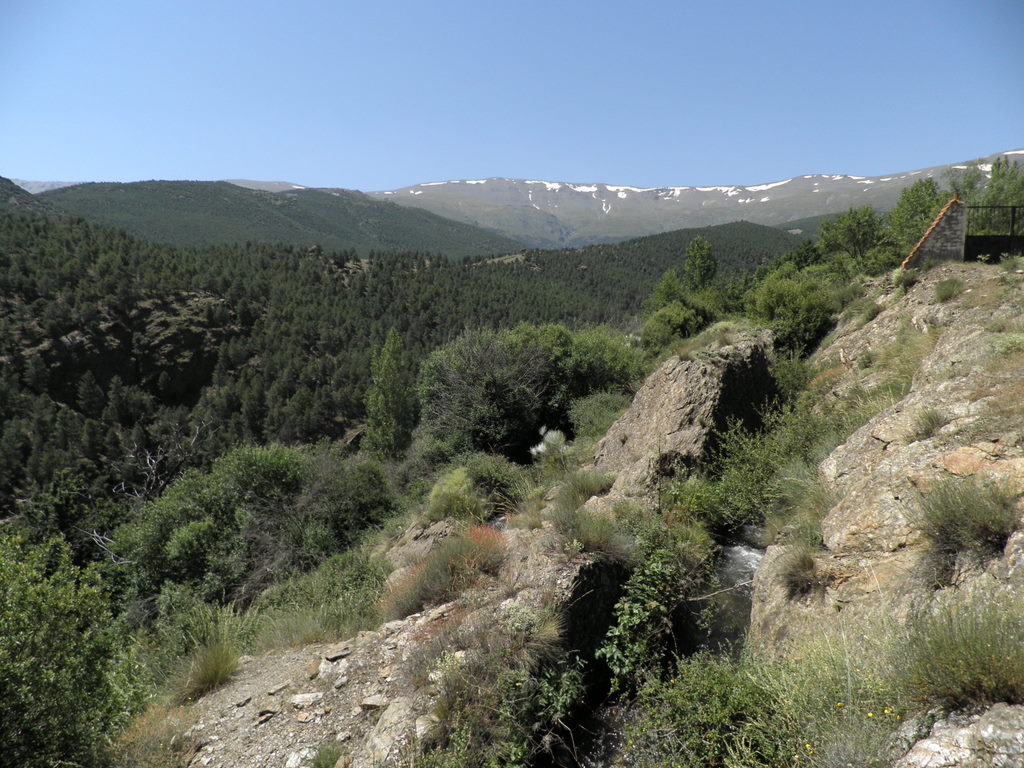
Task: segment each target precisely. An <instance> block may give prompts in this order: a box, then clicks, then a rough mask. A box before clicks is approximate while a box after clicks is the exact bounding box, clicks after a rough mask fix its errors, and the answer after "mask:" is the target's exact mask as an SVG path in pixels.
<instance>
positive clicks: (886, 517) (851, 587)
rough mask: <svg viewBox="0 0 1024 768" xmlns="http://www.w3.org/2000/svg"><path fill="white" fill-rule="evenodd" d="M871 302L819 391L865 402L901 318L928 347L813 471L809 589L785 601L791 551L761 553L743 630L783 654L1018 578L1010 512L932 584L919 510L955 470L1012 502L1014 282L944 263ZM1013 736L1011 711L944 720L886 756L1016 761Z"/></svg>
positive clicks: (1023, 548)
mask: <svg viewBox="0 0 1024 768" xmlns="http://www.w3.org/2000/svg"><path fill="white" fill-rule="evenodd" d="M951 280H956V281H959V285H955V286H954V288H956V287H958V288H960V289H961V290H962V292H960V293H959V294H958V295H955V296H954V297H953V298H951V299H949V300H947V301H944V302H943V301H940V300H939V299H938V298H937V290H938V286H939V285H940V284H941V283H943V282H944V281H951ZM946 285H947V286H948V285H952V284H950V283H948V282H946ZM954 292H955V290H954ZM877 303H878V305H879V306H880V312H879V313H878V314H877V316H876V317H874V319H873V320H871V321H870V322H867V323H863V320H861V321H859V322H858V321H856V320H851V321H849V322H847V323H845V324H843V325H841V326H840V328H839V329H838V330H837V332H836V334H835V336H834V339H833V340H832V342H831V343H830V344H828V345H827V346H825V347H824V348H823V350H822V351H820V352H819V353H818V355H817V360H816V362H817V363H818V367H819V368H821V369H823V370H824V371H826V373H825V374H823V377H824V378H828V380H829V383H828V385H827V386H828V388H829V393H828V396H829V397H834V398H839V397H843V396H846V397H849V396H850V394H851V393H863V395H864V396H870V395H871V393H872V391H876V390H877V388H878V387H881V386H883V380H882V377H880V376H879V375H878V374H877V373H876V371H875V369H874V366H873V357H874V356H876V355H877V354H878V350H880V349H883V348H885V347H889V348H890V349H893V346H894V340H898V339H900V338H903V337H905V336H906V334H905V333H904V332H905V331H906V330H907V329H908V328H909V329H914V330H916V332H917V334H918V336H917V339H918V341H917V343H918V345H920V344H921V343H924V344H925V349H926V353H925V354H924V356H923V359H921V361H920V364H919V365H917V366H916V369H915V370H914V373H913V379H912V383H911V386H910V391H909V392H908V393H907V394H906V395H905V396H902V397H900V396H895V397H893V398H892V400H891V402H890V404H889V405H888V406H887V407H885V408H883V409H882V410H881V412H880V413H878V414H877V415H876V416H874V418H872V419H870V420H869V421H868V422H867V423H866V424H864V425H863V426H862V427H861V428H860V429H858V430H857V431H856V432H854V433H853V434H852V435H851V436H850V437H849V439H848V440H846V441H845V442H844V443H843V444H842V445H840V446H838V447H837V448H836V449H835V450H833V451H832V452H831V454H830V455H829V456H828V457H827V458H825V460H824V461H822V462H821V464H820V465H819V468H818V469H819V472H820V477H821V481H822V483H823V484H824V486H825V488H826V490H827V491H828V493H829V494H830V496H831V498H832V499H834V500H835V501H834V503H833V504H832V505H831V507H830V508H829V509H828V511H827V512H826V513H825V515H824V518H823V519H822V520H821V535H822V541H823V548H822V549H821V551H819V552H817V553H816V554H814V555H813V559H814V568H813V570H814V575H815V581H816V584H817V586H818V587H819V588H818V589H813V590H810V591H809V592H808V593H807V594H805V595H802V596H796V597H794V596H792V594H791V590H789V589H787V585H786V568H787V552H788V550H790V548H791V547H793V546H796V545H792V544H787V543H785V542H780V543H778V544H776V545H774V546H771V547H769V548H768V550H767V553H766V556H765V558H764V561H763V563H762V566H761V568H760V569H759V571H758V573H757V575H756V578H755V581H754V603H753V610H752V615H751V626H750V635H749V642H750V643H752V644H753V645H755V646H757V647H759V648H760V649H762V650H766V651H768V652H773V653H785V652H786V649H787V648H788V647H790V646H791V644H792V643H793V642H794V641H796V640H799V639H800V638H806V637H812V636H814V635H815V634H817V633H820V632H821V631H822V628H823V627H829V626H838V624H839V623H849V625H850V626H856V625H857V623H858V622H860V621H865V620H870V619H871V618H872V617H879V616H885V617H886V620H887V621H890V622H892V621H895V622H897V623H899V622H902V621H905V620H906V619H907V618H908V617H909V616H910V615H911V614H912V613H914V612H915V611H920V610H923V609H927V606H929V605H938V604H941V603H942V602H943V601H944V600H951V599H954V598H955V597H956V596H957V595H964V594H982V593H984V594H988V595H991V594H998V593H999V592H1015V591H1019V590H1021V589H1022V588H1024V530H1022V529H1024V525H1022V524H1021V521H1020V517H1019V515H1018V522H1017V525H1016V526H1015V528H1016V531H1015V532H1013V533H1012V534H1011V535H1010V536H1009V539H1008V541H1007V542H1006V544H1005V547H1003V548H1002V550H1001V551H1000V552H997V553H996V554H995V556H994V557H992V558H979V557H977V556H971V555H968V554H961V555H960V556H958V557H956V559H955V561H953V562H950V563H948V572H947V573H945V574H942V575H941V578H939V579H938V580H937V578H936V577H937V574H936V566H935V563H934V557H933V555H934V552H933V551H932V546H931V545H930V543H929V541H928V539H927V537H926V536H925V535H924V534H923V532H922V523H921V517H920V510H921V507H922V502H923V500H924V499H925V498H927V496H928V494H929V493H931V492H932V491H933V490H935V489H936V488H937V487H939V486H940V485H942V484H943V483H944V482H947V481H952V480H958V479H959V480H971V479H973V480H975V481H978V482H979V483H980V484H985V483H990V482H994V483H997V484H998V485H1000V486H1001V487H1002V488H1003V489H1005V490H1006V491H1007V492H1008V493H1009V494H1011V495H1016V496H1017V510H1018V513H1019V512H1021V511H1024V509H1022V504H1021V495H1022V494H1024V421H1022V418H1021V410H1020V408H1021V404H1022V403H1024V333H1022V331H1024V326H1022V323H1021V318H1022V316H1024V315H1022V310H1024V278H1022V276H1021V274H1020V273H1019V272H1018V273H1012V272H1011V273H1007V272H1000V271H998V270H993V269H990V268H985V267H981V266H978V265H966V264H961V265H947V266H943V267H940V268H937V269H934V270H932V271H931V272H928V273H926V274H925V275H924V276H923V277H922V279H921V280H920V282H918V283H917V284H916V285H914V286H913V287H912V288H910V290H909V291H908V292H907V293H906V295H902V294H901V293H900V292H899V291H896V290H892V289H890V290H887V291H885V292H883V293H882V295H881V296H879V298H878V300H877ZM922 334H926V335H922ZM922 339H924V340H925V341H924V342H922ZM929 347H930V349H929ZM917 352H918V353H920V349H919V350H917ZM894 353H895V354H894V357H893V359H892V362H893V363H894V364H903V365H913V364H914V362H915V357H916V356H915V350H911V349H909V348H906V349H900V348H899V344H898V342H897V344H896V348H895V349H894ZM901 358H902V359H901ZM876 394H877V391H876ZM1021 732H1024V716H1022V713H1021V708H1020V707H1007V706H1006V705H996V706H995V707H992V708H991V709H990V710H987V711H982V712H976V713H974V714H973V715H971V716H969V717H968V716H950V717H947V718H945V719H943V720H940V721H939V722H937V723H936V724H935V725H934V727H933V728H932V729H931V731H930V732H929V733H928V734H927V738H925V739H923V740H922V741H920V742H918V743H917V744H916V745H915V746H913V748H912V749H910V751H909V752H908V753H907V754H906V755H905V756H904V757H903V758H901V759H900V760H899V761H898V763H897V764H898V765H899V766H901V768H911V767H914V768H924V766H961V765H964V766H966V765H972V766H973V765H1021V760H1022V757H1021V754H1022V752H1021V746H1020V743H1019V742H1020V738H1019V736H1020V733H1021Z"/></svg>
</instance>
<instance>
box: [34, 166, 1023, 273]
mask: <svg viewBox="0 0 1024 768" xmlns="http://www.w3.org/2000/svg"><path fill="white" fill-rule="evenodd" d="M1001 156H1008V157H1009V158H1010V159H1011V160H1016V159H1020V160H1024V150H1014V151H1009V152H1001V153H997V154H994V155H990V156H988V157H986V158H982V160H981V162H982V169H983V170H987V169H988V168H990V167H991V163H992V161H993V160H995V158H997V157H1001ZM972 162H973V161H972ZM967 165H968V163H967V162H962V163H955V164H951V165H940V166H935V167H932V168H923V169H921V170H916V171H905V172H898V173H893V174H889V175H886V176H874V177H861V176H849V175H808V176H799V177H796V178H792V179H786V180H783V181H775V182H769V183H766V184H756V185H752V186H715V187H658V188H639V187H630V186H619V185H612V184H604V183H595V184H570V183H566V182H552V181H527V180H520V179H502V178H494V179H479V180H471V181H445V182H431V183H427V184H418V185H415V186H412V187H405V188H403V189H396V190H386V191H380V192H370V193H368V194H363V193H361V192H355V191H352V190H344V189H329V188H322V189H312V188H306V187H303V186H301V185H299V184H294V183H291V182H283V181H251V180H245V179H233V180H230V181H222V182H186V181H173V182H169V181H159V182H158V181H149V182H136V183H132V184H65V183H64V182H37V181H21V180H17V179H16V180H14V181H15V183H16V184H18V185H20V187H22V188H23V189H25V190H27V191H29V192H33V193H37V194H36V199H37V200H39V201H45V203H47V204H48V205H49V206H52V207H53V208H54V209H56V210H59V211H62V212H67V213H72V214H76V215H80V216H83V217H85V218H88V219H92V220H94V221H99V222H103V223H107V224H114V225H117V226H121V227H124V228H125V229H127V230H129V231H130V232H133V233H135V234H138V235H141V236H143V237H147V238H150V239H154V240H158V241H163V242H170V243H176V244H179V245H209V244H214V243H222V242H238V241H244V240H253V241H268V242H284V243H292V244H296V245H311V244H313V243H317V244H319V245H322V246H323V247H325V248H329V249H347V248H354V249H356V250H358V251H360V252H366V251H368V250H426V251H433V252H441V253H447V254H449V255H452V256H462V255H469V254H472V255H479V254H488V253H491V254H498V253H510V252H514V251H516V250H520V249H521V248H522V246H523V245H524V244H525V245H527V246H530V247H534V248H565V247H578V246H583V245H589V244H598V243H610V242H618V241H622V240H627V239H630V238H634V237H641V236H644V235H651V234H657V233H661V232H669V231H673V230H677V229H683V228H696V227H706V226H711V225H715V224H722V223H726V222H730V221H740V220H743V221H750V222H755V223H758V224H765V225H770V226H775V227H779V228H782V229H793V230H802V231H803V233H804V234H812V233H813V232H814V231H815V230H816V228H817V224H819V223H820V221H821V219H822V218H823V217H825V216H827V215H829V214H835V213H841V212H843V211H845V210H847V209H848V208H850V207H851V206H861V205H871V206H873V207H874V208H876V209H879V210H883V211H884V210H888V209H889V208H891V207H892V206H893V205H895V203H896V201H897V200H898V199H899V195H900V193H901V192H902V191H903V189H905V188H906V187H908V186H910V185H911V184H913V183H914V182H915V181H917V180H918V179H922V178H928V177H933V178H936V179H939V180H940V181H941V179H942V177H943V175H944V174H946V172H948V171H949V170H951V169H955V168H965V167H967ZM20 204H21V205H22V206H24V205H25V202H24V201H22V202H21V203H20ZM395 204H397V205H395Z"/></svg>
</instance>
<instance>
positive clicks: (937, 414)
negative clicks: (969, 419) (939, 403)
mask: <svg viewBox="0 0 1024 768" xmlns="http://www.w3.org/2000/svg"><path fill="white" fill-rule="evenodd" d="M946 422H947V419H946V417H945V416H944V415H943V414H942V412H941V411H937V410H935V409H934V408H926V409H925V410H923V411H921V413H920V414H919V415H918V417H917V420H916V421H915V422H914V439H915V440H927V439H928V438H929V437H931V436H932V435H934V434H935V433H936V432H938V431H939V430H940V429H942V428H943V427H944V426H945V425H946Z"/></svg>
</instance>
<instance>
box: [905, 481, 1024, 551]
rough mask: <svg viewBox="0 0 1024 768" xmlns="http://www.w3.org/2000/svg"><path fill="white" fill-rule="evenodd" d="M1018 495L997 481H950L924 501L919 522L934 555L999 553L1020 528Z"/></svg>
mask: <svg viewBox="0 0 1024 768" xmlns="http://www.w3.org/2000/svg"><path fill="white" fill-rule="evenodd" d="M1016 501H1017V497H1016V495H1015V494H1013V493H1012V492H1011V491H1010V490H1008V489H1007V488H1005V487H1004V486H1002V485H999V484H997V483H979V482H977V481H974V480H953V479H951V480H947V481H945V482H942V483H939V484H937V485H936V486H935V487H934V488H933V489H932V490H931V491H930V492H929V493H928V494H926V495H925V496H924V497H923V498H922V500H921V505H920V507H919V511H918V514H917V521H916V522H917V523H918V525H919V526H920V528H921V530H922V532H923V533H924V535H925V537H926V538H927V540H928V541H929V543H930V544H931V547H932V550H933V552H934V553H935V554H937V555H939V556H940V557H942V558H946V559H950V560H952V559H955V558H956V556H957V555H958V554H960V553H968V554H970V555H973V556H974V557H976V558H979V559H987V558H991V557H993V556H995V555H997V554H999V553H1000V552H1001V551H1002V549H1003V547H1004V546H1005V545H1006V540H1007V539H1008V538H1009V537H1010V534H1011V533H1013V531H1014V530H1015V529H1016V527H1017V521H1018V518H1019V514H1018V511H1017V508H1016Z"/></svg>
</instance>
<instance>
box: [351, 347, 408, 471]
mask: <svg viewBox="0 0 1024 768" xmlns="http://www.w3.org/2000/svg"><path fill="white" fill-rule="evenodd" d="M365 403H366V436H365V437H364V438H363V447H364V448H365V449H366V450H367V451H369V452H370V453H373V454H375V455H377V456H381V457H383V458H390V457H393V456H397V455H399V454H400V453H401V452H402V451H403V450H405V448H406V446H407V445H409V440H410V438H411V437H412V430H413V427H414V426H416V424H415V421H416V399H415V394H414V390H413V384H412V377H411V376H410V375H409V370H408V366H407V365H406V361H405V359H404V351H403V347H402V339H401V337H400V336H399V335H398V331H396V330H395V329H394V328H392V329H391V330H389V331H388V335H387V338H386V339H385V340H384V346H382V347H381V348H380V349H378V350H376V351H375V352H374V353H373V357H372V360H371V361H370V388H369V389H368V390H367V392H366V400H365Z"/></svg>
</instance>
